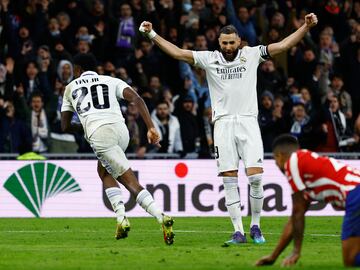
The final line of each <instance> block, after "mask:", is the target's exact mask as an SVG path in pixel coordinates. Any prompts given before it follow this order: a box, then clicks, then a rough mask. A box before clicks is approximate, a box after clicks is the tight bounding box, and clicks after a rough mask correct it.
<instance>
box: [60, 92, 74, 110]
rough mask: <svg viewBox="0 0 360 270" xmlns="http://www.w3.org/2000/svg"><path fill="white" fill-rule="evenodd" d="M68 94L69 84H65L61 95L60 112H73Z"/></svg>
mask: <svg viewBox="0 0 360 270" xmlns="http://www.w3.org/2000/svg"><path fill="white" fill-rule="evenodd" d="M70 94H71V93H70V86H67V87H66V88H65V91H64V96H63V100H62V105H61V111H62V112H67V111H70V112H75V110H74V107H73V106H72V104H71V100H70Z"/></svg>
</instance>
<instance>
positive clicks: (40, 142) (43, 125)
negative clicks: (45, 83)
mask: <svg viewBox="0 0 360 270" xmlns="http://www.w3.org/2000/svg"><path fill="white" fill-rule="evenodd" d="M30 104H31V105H30V108H31V110H30V111H29V118H30V127H31V133H32V151H33V152H36V153H44V152H47V150H48V138H49V126H48V120H47V116H46V113H45V110H44V102H43V99H42V95H41V94H40V93H34V94H33V95H32V96H31V102H30Z"/></svg>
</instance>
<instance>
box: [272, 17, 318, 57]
mask: <svg viewBox="0 0 360 270" xmlns="http://www.w3.org/2000/svg"><path fill="white" fill-rule="evenodd" d="M317 22H318V19H317V17H316V15H315V14H314V13H310V14H307V15H306V16H305V23H304V24H303V25H302V26H301V27H300V28H299V29H298V30H296V31H295V32H294V33H292V34H291V35H289V36H287V37H286V38H284V39H283V40H282V41H280V42H276V43H272V44H269V45H268V51H269V54H270V56H275V55H277V54H279V53H282V52H285V51H287V50H289V49H290V48H291V47H294V46H295V45H296V44H297V43H299V41H300V40H302V39H303V37H304V36H305V35H306V33H307V32H309V30H310V29H311V28H312V27H314V26H315V25H316V24H317Z"/></svg>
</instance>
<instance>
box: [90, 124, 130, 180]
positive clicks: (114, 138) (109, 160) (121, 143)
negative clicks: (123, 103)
mask: <svg viewBox="0 0 360 270" xmlns="http://www.w3.org/2000/svg"><path fill="white" fill-rule="evenodd" d="M88 141H89V143H90V145H91V147H92V149H93V150H94V153H95V154H96V156H97V158H98V159H99V160H100V162H101V164H102V165H103V167H105V169H106V170H107V171H108V173H109V174H111V175H112V177H113V178H114V179H117V178H118V177H119V176H121V175H122V174H124V173H125V172H126V171H127V170H128V169H129V168H130V164H129V161H128V159H127V158H126V156H125V150H126V148H127V146H128V143H129V131H128V129H127V126H126V125H125V123H123V122H117V123H113V124H106V125H103V126H100V127H99V128H98V129H96V130H95V131H94V133H93V134H91V136H90V138H88Z"/></svg>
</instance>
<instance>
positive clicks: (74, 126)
mask: <svg viewBox="0 0 360 270" xmlns="http://www.w3.org/2000/svg"><path fill="white" fill-rule="evenodd" d="M73 114H74V112H72V111H62V112H61V130H62V131H63V132H66V133H73V132H82V131H83V127H82V125H81V124H78V123H71V119H72V117H73Z"/></svg>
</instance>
